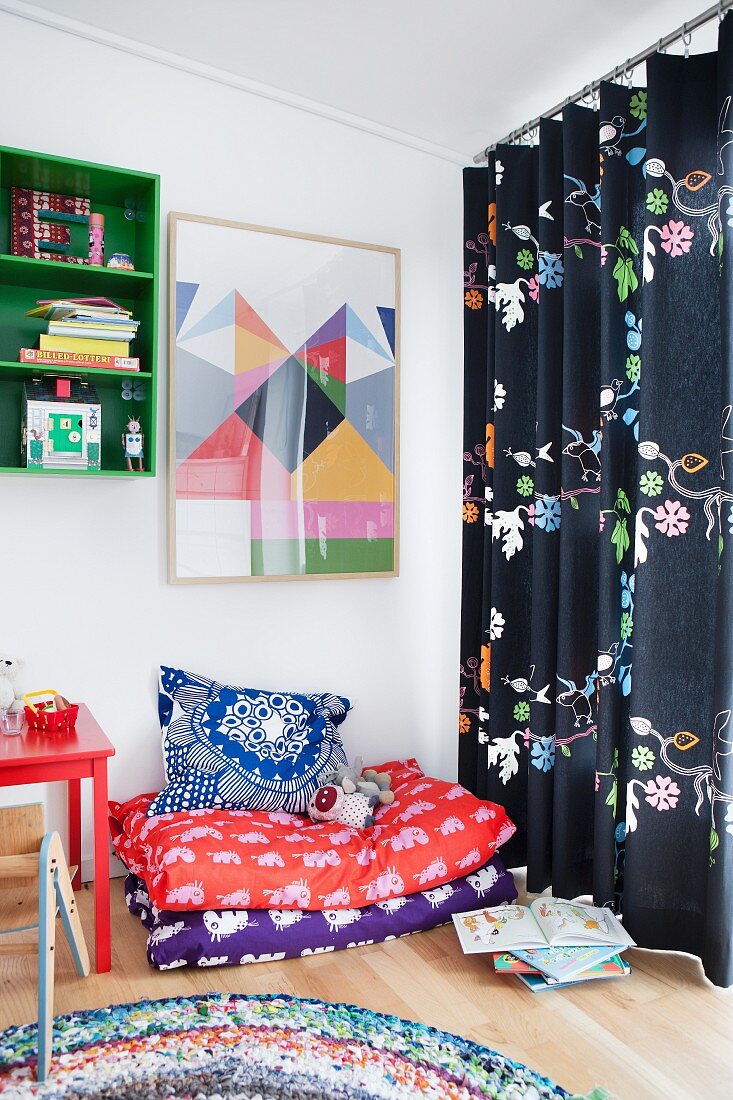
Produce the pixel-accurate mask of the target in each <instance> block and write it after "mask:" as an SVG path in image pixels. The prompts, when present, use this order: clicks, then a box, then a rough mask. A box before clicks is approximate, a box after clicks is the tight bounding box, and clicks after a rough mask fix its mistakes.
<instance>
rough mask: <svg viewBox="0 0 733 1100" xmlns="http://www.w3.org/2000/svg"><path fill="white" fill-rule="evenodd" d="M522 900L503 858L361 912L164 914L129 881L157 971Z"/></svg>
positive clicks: (359, 935) (352, 940) (257, 956)
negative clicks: (450, 880)
mask: <svg viewBox="0 0 733 1100" xmlns="http://www.w3.org/2000/svg"><path fill="white" fill-rule="evenodd" d="M516 896H517V891H516V888H515V886H514V879H513V878H512V875H511V872H510V871H507V870H506V868H505V867H504V864H503V863H502V861H501V857H500V856H498V855H496V856H494V857H493V859H491V860H490V861H489V862H488V863H487V864H486V865H485V866H483V867H480V868H479V869H478V870H477V871H474V872H473V874H470V875H467V876H466V877H465V878H459V879H454V880H453V882H447V883H444V884H443V885H442V886H434V887H433V888H432V889H430V890H423V891H421V892H420V893H417V894H410V895H408V896H407V897H394V898H387V899H386V900H384V901H378V902H375V903H373V904H371V905H366V906H364V908H362V909H325V910H323V911H310V912H308V911H304V910H302V909H224V910H206V911H202V910H195V911H191V912H171V911H158V910H157V909H156V908H155V906H154V905H152V904H151V902H150V899H149V897H148V894H147V891H146V889H145V884H144V883H143V881H142V880H141V879H139V878H137V876H136V875H132V874H130V875H128V876H127V880H126V882H125V897H126V900H127V905H128V908H129V910H130V912H131V913H134V914H135V915H136V916H139V917H140V920H141V921H142V922H143V924H144V925H145V927H146V928H147V929H148V932H149V935H148V961H149V963H150V965H151V966H154V967H156V968H157V969H158V970H171V969H173V968H174V967H177V966H237V965H240V964H243V963H251V962H271V961H272V960H275V959H291V958H297V957H298V956H301V955H317V954H321V953H323V952H326V951H341V950H342V949H344V948H347V947H358V946H360V945H361V944H365V943H382V942H383V941H384V940H388V939H395V938H397V937H398V936H409V935H410V934H411V933H412V932H422V931H426V930H428V929H430V928H436V927H437V926H438V925H439V924H447V923H448V922H449V921H450V919H451V916H452V915H453V913H466V912H469V911H470V910H472V909H476V908H478V907H479V906H487V905H500V904H501V903H502V902H505V901H514V899H515V898H516ZM456 946H457V945H456Z"/></svg>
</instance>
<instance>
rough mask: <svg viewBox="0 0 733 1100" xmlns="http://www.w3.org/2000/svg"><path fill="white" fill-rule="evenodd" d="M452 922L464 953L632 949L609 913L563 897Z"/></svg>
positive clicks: (458, 917)
mask: <svg viewBox="0 0 733 1100" xmlns="http://www.w3.org/2000/svg"><path fill="white" fill-rule="evenodd" d="M453 923H454V924H455V927H456V932H457V933H458V939H459V940H460V943H461V947H462V948H463V950H464V952H465V953H466V954H474V953H477V952H482V951H492V952H495V951H499V952H501V951H510V952H511V953H512V954H514V955H516V954H517V949H525V950H526V949H532V948H547V947H585V946H589V945H590V946H598V945H601V946H603V947H608V946H611V947H614V948H616V949H618V948H619V947H622V948H623V947H633V946H634V940H632V938H631V936H630V935H629V934H628V932H627V931H626V929H625V928H624V927H623V925H622V924H621V922H620V921H619V920H618V918H617V917H616V916H615V915H614V914H613V913H612V912H611V911H610V909H601V908H598V906H595V905H584V904H582V903H580V902H573V901H566V900H565V899H563V898H546V897H542V898H536V899H535V901H533V902H532V904H531V905H516V904H515V905H497V906H493V907H492V908H489V909H476V910H474V911H473V912H471V913H454V914H453ZM612 954H613V951H610V952H609V955H612ZM609 955H607V956H606V957H607V958H608V957H609ZM597 961H600V960H597Z"/></svg>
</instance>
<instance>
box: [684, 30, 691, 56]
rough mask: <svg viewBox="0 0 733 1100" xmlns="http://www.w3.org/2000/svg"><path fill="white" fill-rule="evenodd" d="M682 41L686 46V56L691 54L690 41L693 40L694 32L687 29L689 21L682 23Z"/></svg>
mask: <svg viewBox="0 0 733 1100" xmlns="http://www.w3.org/2000/svg"><path fill="white" fill-rule="evenodd" d="M682 41H683V43H684V47H685V58H688V57H689V56H690V43H691V42H692V33H691V32H690V31H688V29H687V23H683V24H682Z"/></svg>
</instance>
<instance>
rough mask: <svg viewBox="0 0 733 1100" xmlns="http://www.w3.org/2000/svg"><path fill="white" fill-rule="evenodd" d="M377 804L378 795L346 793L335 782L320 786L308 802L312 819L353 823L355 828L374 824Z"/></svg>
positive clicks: (345, 823)
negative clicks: (373, 811) (374, 811)
mask: <svg viewBox="0 0 733 1100" xmlns="http://www.w3.org/2000/svg"><path fill="white" fill-rule="evenodd" d="M376 804H377V797H376V795H366V794H360V793H359V792H358V791H352V792H350V793H348V794H347V793H346V791H345V790H344V788H343V787H337V786H336V784H335V783H326V784H324V786H322V787H319V788H318V790H317V791H316V792H315V794H314V795H312V797H311V800H310V802H309V803H308V816H309V817H310V819H311V821H333V822H337V823H338V824H339V825H351V827H352V828H354V829H370V828H371V827H372V825H373V824H374V818H373V816H372V810H373V809H374V807H375V806H376Z"/></svg>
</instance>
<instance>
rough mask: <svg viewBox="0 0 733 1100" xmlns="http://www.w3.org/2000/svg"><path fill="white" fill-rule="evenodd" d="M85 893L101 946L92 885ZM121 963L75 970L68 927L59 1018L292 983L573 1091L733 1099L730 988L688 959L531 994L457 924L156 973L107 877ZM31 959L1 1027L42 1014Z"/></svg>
mask: <svg viewBox="0 0 733 1100" xmlns="http://www.w3.org/2000/svg"><path fill="white" fill-rule="evenodd" d="M78 896H79V904H80V910H81V914H82V920H83V923H84V928H85V930H86V933H87V940H88V943H89V945H90V953H91V945H92V943H93V934H92V933H93V917H92V913H93V906H92V902H93V893H92V890H91V889H90V888H89V887H84V888H83V889H82V891H81V893H80V894H79V895H78ZM112 910H113V911H112V930H113V951H112V972H111V973H110V974H103V975H98V974H96V973H94V972H92V974H91V975H90V977H89V978H87V979H79V978H77V977H76V974H75V972H74V969H73V964H72V961H71V957H70V955H69V951H68V948H67V946H66V943H65V940H64V938H63V935H61V936H60V940H61V946H60V949H59V955H58V958H57V987H56V1001H55V1011H56V1013H57V1014H59V1013H64V1012H71V1011H73V1010H75V1009H84V1008H97V1007H101V1006H104V1005H108V1004H114V1003H119V1002H123V1001H136V1000H139V999H140V998H142V997H168V996H184V995H186V994H192V993H197V992H209V991H212V990H220V991H225V992H229V991H235V992H241V993H274V992H283V993H291V994H295V995H298V996H303V997H320V998H322V999H324V1000H327V1001H347V1002H351V1003H352V1004H358V1005H363V1006H365V1007H367V1008H370V1009H373V1010H376V1011H380V1012H388V1013H394V1014H395V1015H397V1016H403V1017H406V1018H408V1019H412V1020H419V1021H422V1022H424V1023H427V1024H431V1025H433V1026H434V1027H439V1028H443V1029H444V1030H446V1031H452V1032H456V1033H458V1034H460V1035H464V1036H466V1037H468V1038H470V1039H473V1040H475V1041H476V1042H478V1043H483V1044H484V1045H486V1046H489V1047H492V1048H494V1049H496V1050H499V1051H501V1052H502V1053H504V1054H507V1055H509V1056H510V1057H512V1058H515V1059H517V1060H519V1061H521V1062H525V1063H526V1064H527V1065H529V1066H531V1067H532V1068H533V1069H536V1070H539V1071H540V1072H541V1073H544V1074H547V1075H548V1076H549V1077H551V1078H552V1079H553V1080H555V1081H557V1082H558V1083H559V1084H561V1085H564V1086H565V1087H566V1088H567V1089H570V1090H574V1091H576V1092H587V1091H589V1090H590V1089H591V1088H592V1087H593V1085H595V1084H600V1085H603V1086H605V1088H607V1089H608V1090H609V1091H610V1092H612V1093H613V1094H614V1096H616V1097H619V1098H620V1100H652V1098H654V1100H660V1098H664V1100H691V1098H695V1100H697V1098H700V1100H717V1098H720V1100H723V1097H725V1098H726V1100H727V1098H729V1097H730V1096H731V1095H732V1089H733V1086H731V1073H732V1069H733V990H730V991H727V992H726V991H722V990H719V989H716V988H715V987H713V986H711V985H710V984H709V983H708V982H707V981H706V980H705V979H704V977H703V974H702V970H701V968H700V964H699V963H698V962H696V961H695V960H693V959H690V958H687V957H686V956H682V955H672V954H663V953H653V952H647V951H639V950H635V951H631V952H629V954H628V958H629V961H630V962H631V965H632V967H633V974H632V975H631V977H630V978H625V979H620V980H618V981H614V982H609V983H608V984H604V985H601V984H600V983H597V984H596V983H594V984H593V985H590V986H588V987H585V988H583V987H580V988H575V989H568V990H562V991H556V992H548V993H544V994H540V995H533V994H531V993H530V992H529V990H527V989H525V988H524V987H523V986H522V985H521V983H519V982H518V981H517V980H516V979H512V978H507V977H503V978H500V977H498V976H497V975H496V974H494V973H493V971H492V969H491V967H490V966H489V965H488V964H487V962H486V959H485V958H483V957H482V956H480V955H473V956H465V955H463V954H462V953H461V951H460V950H459V948H458V943H457V940H456V937H455V933H454V932H453V929H452V926H447V927H444V928H437V929H435V930H434V931H432V932H423V933H421V934H419V935H416V936H411V937H409V938H406V939H403V940H393V941H391V942H389V943H386V944H375V945H374V946H371V947H360V948H354V949H352V950H351V951H342V952H338V953H335V954H328V955H315V956H311V957H309V958H306V959H292V960H284V961H282V962H277V963H263V964H256V965H252V966H244V967H221V968H218V969H200V970H195V969H179V970H171V971H167V972H163V973H159V972H157V971H153V970H151V969H150V967H149V966H148V964H147V962H146V959H145V935H146V934H145V931H144V929H143V928H142V926H141V925H140V923H139V921H138V920H137V919H136V918H134V917H132V916H131V915H130V914H129V913H128V912H127V909H126V907H125V901H124V896H123V890H122V880H121V879H117V880H115V881H113V883H112ZM35 965H36V961H35V958H33V957H25V958H20V959H16V958H10V957H7V956H2V957H0V1028H5V1027H7V1026H8V1025H9V1024H17V1023H26V1022H28V1021H30V1020H32V1019H33V1018H34V1014H35V1011H36V1009H35V996H36V980H35Z"/></svg>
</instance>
